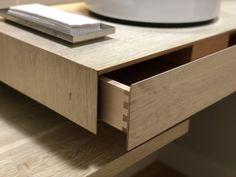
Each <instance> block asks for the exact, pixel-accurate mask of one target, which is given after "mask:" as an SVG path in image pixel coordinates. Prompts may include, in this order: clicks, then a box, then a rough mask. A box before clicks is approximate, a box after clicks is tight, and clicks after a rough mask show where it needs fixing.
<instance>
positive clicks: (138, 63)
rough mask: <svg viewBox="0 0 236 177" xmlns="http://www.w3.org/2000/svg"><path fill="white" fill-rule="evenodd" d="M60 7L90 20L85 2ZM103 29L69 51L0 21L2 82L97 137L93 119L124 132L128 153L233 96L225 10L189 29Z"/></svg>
mask: <svg viewBox="0 0 236 177" xmlns="http://www.w3.org/2000/svg"><path fill="white" fill-rule="evenodd" d="M233 5H235V3H234V4H233ZM58 8H62V9H64V10H68V11H73V12H75V13H76V12H81V13H84V14H85V15H89V14H88V12H87V9H86V7H85V5H84V4H83V3H78V4H73V6H72V5H64V6H58ZM106 23H108V24H110V25H113V26H115V27H116V29H117V33H116V34H114V35H111V36H109V37H107V38H104V39H99V40H96V41H89V42H87V43H81V44H78V45H73V46H72V45H69V44H67V43H65V42H63V41H60V40H58V39H55V38H52V37H49V36H47V35H44V34H42V33H38V32H36V31H33V30H30V29H28V28H24V27H21V26H18V25H14V24H11V23H6V22H4V21H2V22H1V23H0V48H1V58H0V80H1V81H2V82H4V83H6V84H7V85H9V86H11V87H13V88H15V89H16V90H18V91H20V92H22V93H24V94H25V95H27V96H29V97H31V98H33V99H34V100H36V101H38V102H40V103H41V104H43V105H45V106H47V107H49V108H50V109H52V110H54V111H56V112H58V113H59V114H61V115H63V116H65V117H66V118H68V119H70V120H72V121H73V122H75V123H77V124H78V125H80V126H81V127H83V128H85V129H87V130H89V131H91V132H93V133H95V134H96V133H97V124H98V120H99V119H101V120H102V121H103V122H106V123H108V124H110V125H111V126H113V127H115V128H117V129H119V130H120V131H123V132H125V133H126V134H127V150H131V149H133V148H135V147H137V146H139V145H141V144H143V143H145V142H146V141H148V140H150V139H151V138H153V137H155V136H157V135H159V134H160V133H162V132H164V131H165V130H167V129H169V128H171V127H173V126H175V125H176V124H178V123H180V122H182V121H184V120H186V119H187V118H188V117H190V116H191V115H193V114H195V113H197V112H199V111H201V110H202V109H204V108H206V107H208V106H210V105H212V104H214V103H215V102H217V101H219V100H220V99H222V98H224V97H226V96H227V95H230V94H231V93H233V92H235V89H236V81H235V75H236V60H235V58H236V47H235V43H236V40H235V29H236V15H235V14H233V13H232V12H230V11H229V12H227V9H224V10H223V11H222V13H221V15H220V18H219V20H217V21H215V22H214V23H212V24H206V25H202V26H198V27H190V28H171V29H170V28H166V29H165V28H147V27H136V26H128V25H121V24H115V23H109V22H106Z"/></svg>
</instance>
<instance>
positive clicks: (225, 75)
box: [128, 46, 236, 149]
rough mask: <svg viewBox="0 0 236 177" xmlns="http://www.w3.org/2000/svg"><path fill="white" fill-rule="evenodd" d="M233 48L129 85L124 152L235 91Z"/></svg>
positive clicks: (235, 65) (235, 64) (235, 50)
mask: <svg viewBox="0 0 236 177" xmlns="http://www.w3.org/2000/svg"><path fill="white" fill-rule="evenodd" d="M235 58H236V46H232V47H230V48H227V49H225V50H223V51H220V52H217V53H214V54H212V55H209V56H206V57H203V58H201V59H199V60H196V61H194V62H190V63H188V64H186V65H183V66H180V67H177V68H175V69H173V70H170V71H167V72H164V73H161V74H159V75H157V76H153V77H151V78H148V79H146V80H143V81H140V82H137V83H134V84H133V85H131V91H130V92H131V93H130V113H129V115H130V117H129V128H128V149H132V148H134V147H136V146H137V145H139V144H141V143H143V142H145V141H146V140H148V139H150V138H151V137H152V136H155V135H157V134H159V133H160V132H162V131H164V130H166V129H167V128H168V127H171V126H173V125H175V124H176V123H178V122H181V121H183V120H184V119H187V118H188V117H190V116H191V115H193V114H195V113H197V112H199V111H201V110H202V109H205V108H206V107H208V106H210V105H212V104H214V103H216V102H217V101H219V100H221V99H223V98H224V97H226V96H228V95H230V94H232V93H234V92H235V91H236V81H235V75H236V69H235V68H236V60H235Z"/></svg>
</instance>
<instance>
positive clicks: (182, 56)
mask: <svg viewBox="0 0 236 177" xmlns="http://www.w3.org/2000/svg"><path fill="white" fill-rule="evenodd" d="M191 54H192V46H190V47H187V48H184V49H181V50H178V51H175V52H172V53H169V54H165V55H163V56H160V57H157V58H154V59H152V60H148V61H145V62H141V63H138V64H135V65H132V66H129V67H126V68H122V69H119V70H116V71H113V72H111V73H108V74H106V75H105V76H106V77H108V78H111V79H113V80H116V81H118V82H120V83H123V84H125V85H128V86H131V85H132V84H133V83H136V82H138V81H141V80H144V79H146V78H150V77H152V76H156V75H158V74H161V73H163V72H166V71H168V70H171V69H173V68H176V67H179V66H181V65H184V64H186V63H188V62H190V61H191Z"/></svg>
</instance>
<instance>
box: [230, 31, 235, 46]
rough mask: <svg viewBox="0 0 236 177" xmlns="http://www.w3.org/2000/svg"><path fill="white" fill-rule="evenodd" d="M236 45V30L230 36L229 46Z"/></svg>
mask: <svg viewBox="0 0 236 177" xmlns="http://www.w3.org/2000/svg"><path fill="white" fill-rule="evenodd" d="M233 45H236V32H234V33H232V34H231V35H230V38H229V46H233Z"/></svg>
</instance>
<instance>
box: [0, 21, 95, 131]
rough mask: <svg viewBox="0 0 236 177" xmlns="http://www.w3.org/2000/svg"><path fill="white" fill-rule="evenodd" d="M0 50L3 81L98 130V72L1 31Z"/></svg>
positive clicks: (0, 68)
mask: <svg viewBox="0 0 236 177" xmlns="http://www.w3.org/2000/svg"><path fill="white" fill-rule="evenodd" d="M1 23H2V22H1ZM9 30H10V29H9ZM12 30H13V32H16V33H17V31H14V29H12ZM0 31H1V29H0ZM21 37H22V39H24V37H23V36H21ZM44 42H45V43H44V44H42V45H43V46H47V45H48V43H47V42H46V41H44ZM0 49H1V56H0V80H1V81H2V82H4V83H6V84H8V85H9V86H11V87H13V88H15V89H17V90H18V91H20V92H22V93H24V94H25V95H27V96H29V97H31V98H33V99H35V100H37V101H38V102H40V103H42V104H43V105H46V106H47V107H49V108H50V109H52V110H55V111H56V112H58V113H60V114H62V115H63V116H65V117H67V118H69V119H70V120H72V121H74V122H76V123H77V124H79V125H80V126H82V127H84V128H86V129H87V130H89V131H91V132H93V133H96V132H97V80H98V76H97V72H95V71H94V70H92V69H89V68H87V67H84V66H81V65H79V64H77V63H74V62H72V61H70V60H67V59H66V58H63V57H61V56H58V55H56V54H54V53H50V52H47V51H45V50H43V49H40V48H38V47H36V46H34V45H29V44H27V43H25V42H23V41H22V40H16V39H14V38H12V37H10V36H7V35H5V34H4V33H0Z"/></svg>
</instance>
